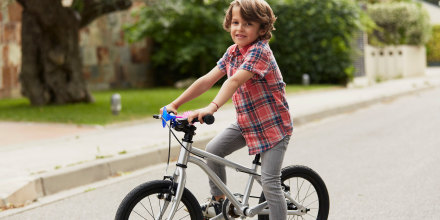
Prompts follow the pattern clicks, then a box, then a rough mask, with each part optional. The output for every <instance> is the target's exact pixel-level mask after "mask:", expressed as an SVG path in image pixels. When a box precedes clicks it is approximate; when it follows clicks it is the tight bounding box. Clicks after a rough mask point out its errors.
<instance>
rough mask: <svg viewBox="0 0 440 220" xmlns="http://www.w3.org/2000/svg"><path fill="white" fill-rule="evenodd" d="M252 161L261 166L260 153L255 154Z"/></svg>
mask: <svg viewBox="0 0 440 220" xmlns="http://www.w3.org/2000/svg"><path fill="white" fill-rule="evenodd" d="M252 163H253V164H256V165H259V166H261V163H260V154H255V158H254V160H253V161H252Z"/></svg>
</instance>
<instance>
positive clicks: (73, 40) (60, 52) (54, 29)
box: [16, 0, 131, 105]
mask: <svg viewBox="0 0 440 220" xmlns="http://www.w3.org/2000/svg"><path fill="white" fill-rule="evenodd" d="M16 1H17V2H18V3H19V4H20V5H21V6H22V7H23V16H22V33H21V35H22V68H21V74H20V81H21V86H22V94H23V95H24V96H25V97H27V98H29V100H30V102H31V104H32V105H47V104H66V103H76V102H93V97H92V95H91V94H90V92H89V91H88V89H87V86H86V82H85V80H84V78H83V75H82V61H81V58H80V51H79V30H80V29H81V28H82V27H85V26H87V25H88V24H90V23H91V22H92V21H93V20H95V19H96V18H98V17H99V16H101V15H105V14H108V13H111V12H114V11H118V10H124V9H127V8H129V7H130V6H131V0H74V1H73V3H72V5H71V6H70V7H64V6H63V5H62V0H16Z"/></svg>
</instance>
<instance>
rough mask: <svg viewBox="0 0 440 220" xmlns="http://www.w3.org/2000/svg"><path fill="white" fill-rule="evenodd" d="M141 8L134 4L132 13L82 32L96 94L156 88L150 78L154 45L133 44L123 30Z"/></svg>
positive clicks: (86, 72) (86, 67) (84, 54)
mask: <svg viewBox="0 0 440 220" xmlns="http://www.w3.org/2000/svg"><path fill="white" fill-rule="evenodd" d="M141 4H142V3H140V2H134V5H133V7H132V8H131V9H130V10H128V11H124V12H117V13H112V14H109V15H107V16H104V17H101V18H99V19H97V20H95V21H94V22H93V23H92V24H90V25H89V26H87V27H86V28H84V29H83V30H82V31H81V33H80V47H81V54H82V58H83V65H84V76H85V78H86V80H87V82H88V85H89V87H90V88H91V89H92V90H97V89H98V90H100V89H108V88H139V87H148V86H152V79H150V78H149V77H148V76H149V75H150V74H148V73H149V65H148V64H149V60H150V57H149V52H148V50H149V46H150V45H151V41H149V40H148V39H146V40H144V41H142V42H138V43H134V44H129V43H127V41H125V40H124V32H123V30H122V26H123V25H124V24H125V23H128V22H131V21H132V20H133V18H132V17H131V12H132V11H133V10H136V8H138V7H139V6H140V5H141Z"/></svg>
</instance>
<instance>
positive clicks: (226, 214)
mask: <svg viewBox="0 0 440 220" xmlns="http://www.w3.org/2000/svg"><path fill="white" fill-rule="evenodd" d="M222 213H223V218H225V220H232V219H235V218H238V217H240V215H237V213H235V207H234V205H232V203H231V202H230V201H229V199H228V198H226V199H225V201H223V206H222Z"/></svg>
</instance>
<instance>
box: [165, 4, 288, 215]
mask: <svg viewBox="0 0 440 220" xmlns="http://www.w3.org/2000/svg"><path fill="white" fill-rule="evenodd" d="M275 20H276V18H275V16H274V14H273V12H272V9H271V8H270V6H269V4H267V2H265V1H264V0H235V1H233V2H232V3H231V4H230V6H229V8H228V10H227V12H226V16H225V19H224V22H223V27H224V29H225V30H226V31H228V32H230V34H231V38H232V40H233V41H234V43H235V44H234V45H232V46H230V47H229V48H228V49H227V51H226V53H225V54H224V56H223V57H222V58H221V59H220V60H219V61H218V62H217V66H216V67H214V68H213V69H212V70H211V71H210V72H209V73H207V74H206V75H204V76H202V77H200V78H199V79H198V80H196V81H195V82H194V83H193V84H192V85H191V86H190V87H189V88H188V89H187V90H186V91H185V92H183V93H182V95H180V96H179V97H178V98H177V99H176V100H174V101H173V102H171V103H170V104H168V105H167V106H166V108H167V110H169V111H172V112H174V113H177V109H178V107H179V106H181V105H182V104H184V103H186V102H188V101H190V100H192V99H194V98H196V97H198V96H199V95H201V94H202V93H204V92H205V91H207V90H208V89H210V88H211V87H212V86H213V85H214V84H215V83H216V82H217V81H218V80H219V79H220V78H222V77H223V76H224V75H227V77H228V79H227V80H226V81H225V82H224V83H223V85H222V87H221V89H220V91H219V92H218V94H217V96H216V97H215V98H214V100H213V101H212V102H211V103H210V104H209V105H208V106H206V107H205V108H202V109H198V110H196V111H193V112H192V113H191V114H190V116H188V120H189V121H191V120H192V119H194V118H198V119H199V120H200V122H201V123H203V119H202V117H203V116H204V115H207V114H214V113H215V112H216V111H217V110H218V109H219V108H220V107H221V106H222V105H223V104H225V103H226V102H227V101H228V100H229V99H230V98H231V97H232V100H233V103H234V106H235V108H236V112H237V122H236V123H233V124H232V125H230V126H229V127H228V128H227V129H226V130H225V131H223V132H222V133H221V134H219V135H217V136H216V137H215V138H214V139H212V140H211V141H210V142H209V144H208V145H207V147H206V151H208V152H210V153H213V154H215V155H218V156H221V157H225V156H227V155H229V154H231V153H232V152H234V151H236V150H238V149H240V148H242V147H244V146H246V145H247V146H248V147H249V154H250V155H253V154H260V155H261V174H262V177H261V181H262V186H263V192H264V195H265V197H266V200H267V202H268V206H269V210H270V214H269V218H270V219H274V220H283V219H286V215H287V206H286V202H285V199H284V195H283V192H282V190H281V180H280V176H281V165H282V162H283V159H284V153H285V151H286V148H287V145H288V143H289V139H290V136H291V134H292V121H291V116H290V114H289V107H288V104H287V101H286V98H285V83H284V82H283V79H282V75H281V72H280V70H279V68H278V65H277V63H276V61H275V58H274V56H273V54H272V51H271V49H270V47H269V44H268V40H269V39H270V38H271V37H272V34H271V31H272V30H274V27H273V23H274V22H275ZM208 166H209V167H210V168H211V169H212V170H213V171H214V172H215V173H216V174H217V175H218V176H219V177H220V179H222V181H223V182H226V172H225V167H224V166H221V165H219V164H217V163H215V162H212V161H208ZM210 187H211V194H212V201H211V202H209V203H208V204H206V205H203V206H202V210H203V212H204V215H205V217H208V218H210V217H213V216H215V215H217V214H219V213H220V212H221V205H222V201H223V200H224V198H225V196H224V195H223V193H222V192H221V191H220V190H219V189H218V188H217V187H216V186H215V185H214V184H213V183H212V182H211V181H210Z"/></svg>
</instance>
